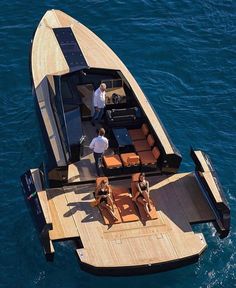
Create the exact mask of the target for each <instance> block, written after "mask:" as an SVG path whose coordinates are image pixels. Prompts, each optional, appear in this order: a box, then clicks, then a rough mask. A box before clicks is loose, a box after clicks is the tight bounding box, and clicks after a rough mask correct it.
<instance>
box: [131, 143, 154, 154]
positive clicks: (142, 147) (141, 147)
mask: <svg viewBox="0 0 236 288" xmlns="http://www.w3.org/2000/svg"><path fill="white" fill-rule="evenodd" d="M133 145H134V148H135V151H136V152H139V151H147V150H151V147H150V146H149V144H148V142H147V140H138V141H134V142H133Z"/></svg>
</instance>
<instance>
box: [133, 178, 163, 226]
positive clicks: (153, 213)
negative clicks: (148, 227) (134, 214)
mask: <svg viewBox="0 0 236 288" xmlns="http://www.w3.org/2000/svg"><path fill="white" fill-rule="evenodd" d="M139 175H140V173H135V174H133V175H132V180H131V192H132V197H134V196H135V195H136V193H137V192H138V189H137V182H138V179H139ZM134 203H135V204H136V205H137V208H138V211H139V214H140V218H141V221H142V222H143V223H145V222H146V221H148V220H154V219H157V218H158V215H157V211H156V208H155V206H154V203H153V201H152V200H151V199H150V205H151V211H150V212H149V215H148V216H147V215H146V212H145V210H144V207H143V205H142V204H141V203H139V202H138V201H135V202H134Z"/></svg>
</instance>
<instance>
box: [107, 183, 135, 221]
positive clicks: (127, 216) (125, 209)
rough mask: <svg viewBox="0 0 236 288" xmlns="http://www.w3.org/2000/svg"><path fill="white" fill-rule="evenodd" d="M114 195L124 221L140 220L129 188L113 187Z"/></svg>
mask: <svg viewBox="0 0 236 288" xmlns="http://www.w3.org/2000/svg"><path fill="white" fill-rule="evenodd" d="M113 195H114V198H115V203H116V206H117V208H118V210H119V213H120V216H121V219H122V222H132V221H138V220H139V217H138V215H137V212H136V209H135V204H134V202H133V201H132V199H131V197H130V193H129V191H128V189H127V188H124V187H113Z"/></svg>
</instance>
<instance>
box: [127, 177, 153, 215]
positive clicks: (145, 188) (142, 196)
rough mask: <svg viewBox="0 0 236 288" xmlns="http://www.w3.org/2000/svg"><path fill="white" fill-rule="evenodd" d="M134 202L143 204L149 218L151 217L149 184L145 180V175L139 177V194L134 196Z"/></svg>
mask: <svg viewBox="0 0 236 288" xmlns="http://www.w3.org/2000/svg"><path fill="white" fill-rule="evenodd" d="M132 200H133V201H138V202H139V203H140V204H142V205H143V207H144V210H145V212H146V214H147V216H148V215H149V211H151V205H150V198H149V182H148V181H147V180H146V179H145V174H144V173H141V174H140V175H139V180H138V182H137V193H136V195H134V197H133V199H132Z"/></svg>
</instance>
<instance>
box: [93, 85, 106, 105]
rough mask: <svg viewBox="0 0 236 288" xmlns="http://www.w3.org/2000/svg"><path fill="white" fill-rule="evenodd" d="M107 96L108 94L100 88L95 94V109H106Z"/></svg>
mask: <svg viewBox="0 0 236 288" xmlns="http://www.w3.org/2000/svg"><path fill="white" fill-rule="evenodd" d="M105 96H106V92H105V91H103V92H102V91H101V89H100V87H99V88H98V89H97V90H96V91H95V92H94V94H93V105H94V107H98V108H100V109H101V108H104V107H105Z"/></svg>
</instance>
